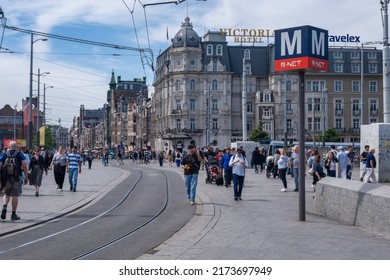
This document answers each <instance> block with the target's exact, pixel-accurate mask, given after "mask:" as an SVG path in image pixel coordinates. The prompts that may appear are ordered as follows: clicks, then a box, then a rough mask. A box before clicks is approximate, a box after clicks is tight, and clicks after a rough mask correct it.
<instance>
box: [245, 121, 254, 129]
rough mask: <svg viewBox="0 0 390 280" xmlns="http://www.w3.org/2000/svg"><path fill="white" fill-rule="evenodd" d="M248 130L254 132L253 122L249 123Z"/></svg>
mask: <svg viewBox="0 0 390 280" xmlns="http://www.w3.org/2000/svg"><path fill="white" fill-rule="evenodd" d="M246 130H247V131H252V130H253V123H252V122H251V121H248V122H247V123H246Z"/></svg>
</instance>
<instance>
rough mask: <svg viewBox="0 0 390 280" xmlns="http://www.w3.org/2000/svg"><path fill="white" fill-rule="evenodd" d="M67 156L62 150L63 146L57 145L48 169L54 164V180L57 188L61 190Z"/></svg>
mask: <svg viewBox="0 0 390 280" xmlns="http://www.w3.org/2000/svg"><path fill="white" fill-rule="evenodd" d="M67 158H68V156H67V155H66V154H65V152H64V148H63V147H59V148H58V151H57V153H55V154H54V157H53V160H52V162H51V165H50V169H52V168H53V166H54V179H55V181H56V185H57V190H59V191H62V186H63V185H64V179H65V173H66V160H67Z"/></svg>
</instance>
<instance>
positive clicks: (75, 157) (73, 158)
mask: <svg viewBox="0 0 390 280" xmlns="http://www.w3.org/2000/svg"><path fill="white" fill-rule="evenodd" d="M68 161H69V169H78V168H79V162H80V161H81V156H80V155H79V154H72V153H70V154H68Z"/></svg>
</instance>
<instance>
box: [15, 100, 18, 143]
mask: <svg viewBox="0 0 390 280" xmlns="http://www.w3.org/2000/svg"><path fill="white" fill-rule="evenodd" d="M17 106H18V105H17V104H15V106H14V140H15V139H16V107H17Z"/></svg>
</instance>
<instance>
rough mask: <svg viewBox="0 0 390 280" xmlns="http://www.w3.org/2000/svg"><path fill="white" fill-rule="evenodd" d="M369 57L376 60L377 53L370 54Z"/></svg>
mask: <svg viewBox="0 0 390 280" xmlns="http://www.w3.org/2000/svg"><path fill="white" fill-rule="evenodd" d="M367 57H368V59H376V53H375V52H368V53H367Z"/></svg>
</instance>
